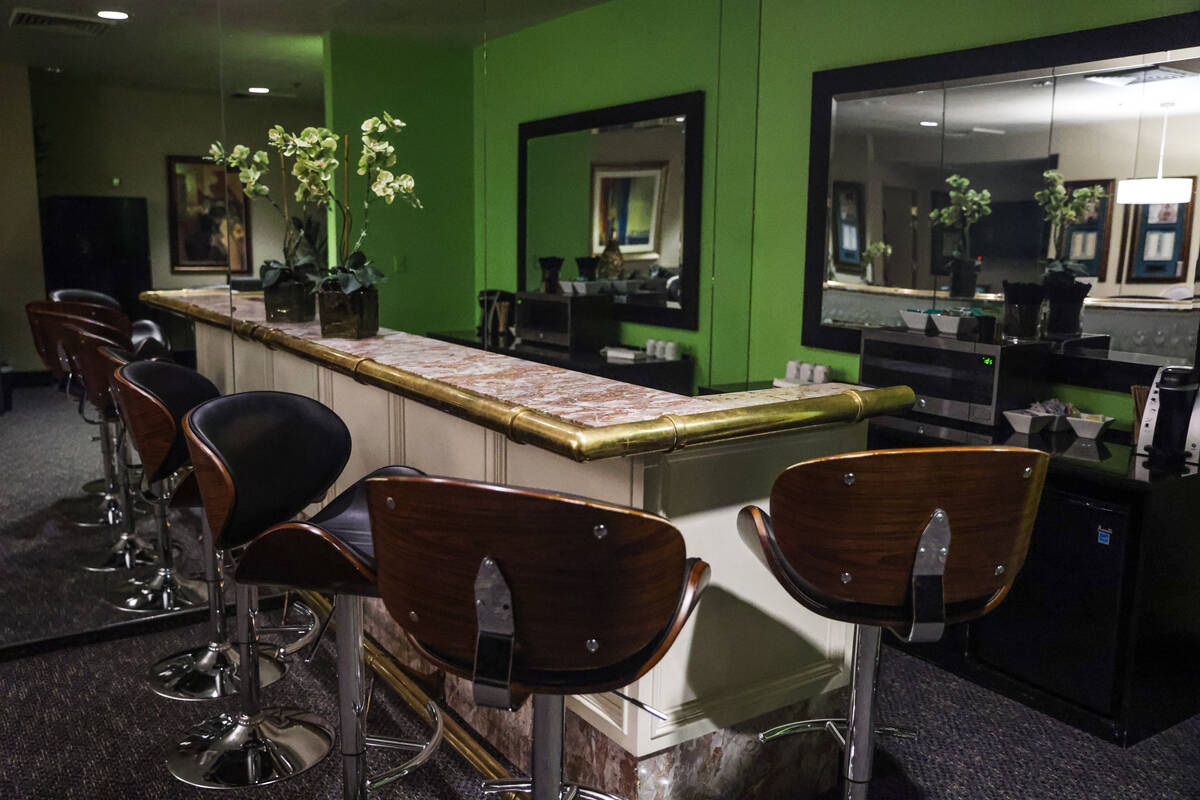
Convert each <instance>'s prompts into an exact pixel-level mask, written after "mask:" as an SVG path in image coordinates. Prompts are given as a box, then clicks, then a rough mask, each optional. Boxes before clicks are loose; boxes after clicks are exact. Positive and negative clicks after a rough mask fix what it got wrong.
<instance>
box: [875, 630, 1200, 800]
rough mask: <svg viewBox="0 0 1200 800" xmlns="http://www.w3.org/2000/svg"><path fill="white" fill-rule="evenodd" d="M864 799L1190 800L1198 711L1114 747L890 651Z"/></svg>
mask: <svg viewBox="0 0 1200 800" xmlns="http://www.w3.org/2000/svg"><path fill="white" fill-rule="evenodd" d="M880 670H881V671H880V684H879V689H878V695H877V702H878V705H879V714H880V718H881V719H882V720H886V721H888V722H890V723H892V724H898V725H904V726H907V727H911V728H913V729H914V730H915V731H916V732H917V733H918V734H919V738H918V739H917V740H915V741H910V740H902V739H892V738H887V737H881V738H880V739H879V740H878V742H879V743H878V747H877V755H876V773H875V775H876V780H875V781H873V782H872V786H871V800H917V799H918V798H919V799H920V800H975V799H976V798H979V800H1040V799H1041V798H1045V799H1046V800H1100V799H1101V798H1103V800H1117V799H1118V798H1119V800H1152V799H1153V800H1184V799H1185V798H1190V799H1192V800H1194V799H1195V798H1198V797H1200V717H1193V718H1192V719H1189V720H1187V721H1186V722H1182V723H1180V724H1179V725H1176V726H1174V727H1173V728H1170V729H1168V730H1165V731H1163V732H1162V733H1159V734H1158V735H1156V736H1152V737H1151V738H1149V739H1146V740H1144V741H1142V742H1140V743H1138V744H1136V745H1134V746H1133V747H1130V748H1121V747H1118V746H1117V745H1114V744H1109V743H1107V742H1104V741H1102V740H1100V739H1098V738H1096V737H1094V736H1091V735H1090V734H1087V733H1083V732H1082V731H1079V730H1076V729H1075V728H1072V727H1071V726H1069V725H1067V724H1065V723H1062V722H1059V721H1057V720H1055V719H1052V718H1050V717H1047V716H1046V715H1045V714H1041V713H1039V712H1037V711H1034V710H1032V709H1030V708H1028V707H1026V706H1024V705H1022V704H1020V703H1017V702H1015V701H1013V700H1008V699H1006V698H1004V697H1001V696H1000V695H997V694H995V693H993V692H990V691H988V690H987V689H983V688H981V687H979V686H976V685H975V684H973V683H968V682H967V681H964V680H961V679H959V678H956V677H954V676H952V675H950V674H949V673H947V672H945V671H944V670H942V669H940V668H938V667H936V666H933V665H931V664H928V663H926V662H924V661H921V660H920V659H917V658H915V657H913V656H910V655H908V654H906V653H901V652H899V651H897V650H894V649H892V648H889V647H885V648H884V651H883V663H882V665H881V667H880Z"/></svg>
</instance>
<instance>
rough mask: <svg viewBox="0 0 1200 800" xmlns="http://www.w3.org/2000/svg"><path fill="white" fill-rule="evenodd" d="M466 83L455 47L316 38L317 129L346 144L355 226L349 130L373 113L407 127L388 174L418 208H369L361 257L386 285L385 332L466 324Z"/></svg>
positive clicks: (357, 184)
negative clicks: (402, 177)
mask: <svg viewBox="0 0 1200 800" xmlns="http://www.w3.org/2000/svg"><path fill="white" fill-rule="evenodd" d="M473 79H474V58H473V55H472V53H471V49H470V48H469V47H467V46H465V45H453V44H430V43H427V42H424V43H422V42H403V41H400V40H397V39H393V38H381V37H370V36H353V35H349V34H343V33H332V34H328V35H326V37H325V119H326V125H327V126H328V127H329V128H330V129H332V130H334V131H336V132H338V133H343V134H349V135H350V161H351V170H352V172H351V182H350V183H351V188H350V195H351V201H352V202H351V208H352V210H353V211H354V212H355V216H356V217H357V216H358V215H359V214H360V213H361V208H362V198H363V194H364V192H365V181H366V179H365V178H362V177H360V176H358V175H357V174H354V173H353V169H354V165H355V164H357V162H358V153H359V152H361V149H362V145H361V143H360V142H359V136H360V135H361V134H360V127H359V126H360V125H361V124H362V121H363V120H364V119H367V118H368V117H372V116H378V115H379V114H381V113H382V112H383V111H388V112H390V113H392V114H393V115H394V116H396V117H398V118H399V119H402V120H404V121H405V122H407V123H408V127H407V128H405V129H404V131H403V132H401V133H400V134H399V135H398V136H396V137H394V139H393V141H394V142H395V145H396V154H397V156H398V157H399V160H398V161H397V163H396V167H395V168H394V170H393V171H395V172H396V173H397V174H398V173H400V172H409V173H411V174H412V176H413V177H414V178H415V179H416V182H417V196H418V197H420V198H421V202H422V203H423V204H424V206H425V207H424V208H423V209H420V210H413V209H411V208H409V207H408V205H407V204H406V203H403V202H400V201H397V202H396V203H395V204H393V205H392V206H387V205H384V204H383V202H382V201H377V202H375V203H373V204H372V205H371V229H370V235H369V236H368V238H367V243H366V246H365V247H364V248H363V252H365V253H366V254H367V255H368V256H369V257H370V258H372V259H373V260H374V261H375V264H376V266H378V267H379V268H380V269H381V270H383V271H384V273H385V274H386V275H387V277H388V282H387V283H386V284H384V285H383V286H381V287H380V289H381V291H380V295H379V321H380V324H381V325H384V326H386V327H389V328H396V329H399V330H404V331H409V332H411V333H420V334H424V333H427V332H429V331H431V330H449V329H455V328H468V327H471V326H473V325H474V324H475V321H474V314H473V308H474V299H473V298H474V281H473V276H474V250H475V247H474V242H473V241H472V238H471V233H470V232H471V229H472V225H473V224H474V212H473V207H474V197H475V195H474V187H473V179H474V173H473V158H472V152H473V146H474V145H473V136H474V134H473V124H474V120H473V117H474V115H473V112H472V93H473V88H474V80H473ZM340 178H341V174H340V172H339V179H340Z"/></svg>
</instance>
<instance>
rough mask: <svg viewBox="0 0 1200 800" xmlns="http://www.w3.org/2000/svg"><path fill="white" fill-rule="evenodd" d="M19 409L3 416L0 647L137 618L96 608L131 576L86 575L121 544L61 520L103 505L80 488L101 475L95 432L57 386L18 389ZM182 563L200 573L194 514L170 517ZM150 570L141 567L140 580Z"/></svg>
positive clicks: (150, 530) (147, 533) (147, 526)
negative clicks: (87, 567)
mask: <svg viewBox="0 0 1200 800" xmlns="http://www.w3.org/2000/svg"><path fill="white" fill-rule="evenodd" d="M13 395H14V396H13V410H12V412H11V413H8V414H5V415H4V416H3V417H0V453H3V454H4V457H3V458H2V459H0V575H3V576H4V580H3V581H0V608H7V609H22V610H24V613H15V614H0V645H13V644H18V643H21V642H28V641H34V640H41V639H48V638H55V637H59V636H64V635H70V634H74V633H78V632H81V631H91V630H95V629H98V628H102V627H105V626H109V625H112V624H113V623H122V622H129V621H131V619H134V618H136V615H131V614H129V613H127V612H123V611H118V610H117V609H115V608H114V607H112V606H111V605H108V604H107V603H103V602H100V601H99V598H101V597H103V596H104V594H105V592H106V591H107V590H108V589H109V587H111V586H112V585H113V584H114V583H117V582H120V581H123V580H125V579H126V578H128V575H126V574H122V575H116V574H103V573H94V572H88V571H86V570H84V569H83V568H82V565H84V564H95V563H99V562H100V561H101V560H102V559H103V557H104V556H105V555H106V553H107V551H108V548H109V546H110V545H111V544H112V542H113V541H114V540H115V534H114V533H112V532H111V531H109V530H108V529H106V528H78V527H74V526H71V525H67V524H65V523H64V522H63V519H64V517H65V515H68V514H70V513H83V512H88V511H93V510H95V509H96V508H97V507H98V502H99V501H98V500H97V499H96V498H94V497H89V496H86V495H84V494H83V492H82V491H81V488H80V487H81V486H82V485H83V483H84V482H86V481H88V480H90V479H92V478H96V477H98V476H99V475H100V474H102V467H101V458H100V445H99V443H98V442H93V441H92V440H91V437H92V436H94V435H96V434H97V433H98V431H99V430H100V428H99V426H96V425H88V424H87V423H85V422H83V420H81V419H80V418H79V416H78V414H77V413H76V411H75V406H74V404H73V403H72V402H70V401H68V400H67V398H66V397H65V395H63V394H62V393H61V392H58V391H57V390H55V389H54V388H53V387H37V388H29V389H18V390H16V391H15V392H14V393H13ZM171 524H172V526H173V534H174V540H175V543H176V547H177V548H178V549H179V551H180V552H179V554H178V555H177V560H176V566H177V567H178V569H179V570H180V571H181V572H182V573H185V574H186V573H197V574H198V573H199V572H200V571H201V570H202V566H201V565H202V562H201V561H200V542H199V538H198V537H199V535H200V521H199V517H198V516H197V515H196V513H194V512H191V511H183V512H172V514H171ZM137 531H138V533H139V534H140V535H141V536H143V537H144V538H145V539H147V540H148V541H150V542H154V541H155V540H156V537H157V533H156V531H155V527H154V520H153V519H152V518H151V517H150V516H149V515H145V516H142V517H139V518H138V521H137ZM148 571H152V570H142V571H140V573H139V576H142V577H144V576H145V575H146V573H147V572H148Z"/></svg>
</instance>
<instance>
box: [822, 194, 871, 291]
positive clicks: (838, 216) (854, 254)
mask: <svg viewBox="0 0 1200 800" xmlns="http://www.w3.org/2000/svg"><path fill="white" fill-rule="evenodd" d="M831 211H832V213H831V214H830V215H829V221H830V224H831V225H832V226H833V230H832V231H830V235H831V236H832V240H831V241H832V242H833V263H835V264H837V265H838V266H839V267H841V268H842V271H843V272H852V273H855V274H860V275H861V274H862V273H863V272H865V271H866V262H865V261H864V260H863V247H864V239H865V238H866V231H865V228H866V225H865V224H864V223H865V220H864V219H863V185H862V184H861V183H852V182H850V181H834V182H833V208H832V209H831Z"/></svg>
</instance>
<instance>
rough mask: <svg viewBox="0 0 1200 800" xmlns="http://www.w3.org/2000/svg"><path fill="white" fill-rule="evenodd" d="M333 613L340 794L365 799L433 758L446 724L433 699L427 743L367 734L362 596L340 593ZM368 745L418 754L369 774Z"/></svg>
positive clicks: (428, 706)
mask: <svg viewBox="0 0 1200 800" xmlns="http://www.w3.org/2000/svg"><path fill="white" fill-rule="evenodd" d="M333 614H334V625H335V626H336V635H337V659H338V710H339V714H340V717H341V720H340V721H341V735H340V737H339V738H340V746H341V750H342V787H343V788H342V798H343V800H367V797H368V796H369V792H372V791H374V790H375V789H379V788H382V787H384V786H387V785H388V784H390V783H392V782H393V781H397V780H399V779H400V778H403V777H404V776H405V775H407V774H408V773H410V772H412V771H413V770H414V769H416V768H417V767H419V766H421V765H422V764H424V763H425V762H426V761H428V760H429V759H431V758H433V756H434V753H436V752H437V749H438V747H439V746H440V745H441V743H442V737H443V736H444V733H445V723H444V722H443V720H442V716H441V713H440V712H439V711H438V707H437V705H436V704H435V703H433V702H432V701H431V702H429V703H428V704H426V706H425V713H426V714H428V715H429V719H430V721H431V723H432V724H433V726H434V731H433V735H432V736H431V737H430V738H429V741H427V742H422V741H416V740H408V739H394V738H391V737H387V736H368V735H367V732H366V722H367V720H366V717H367V709H368V708H369V707H370V697H369V690H368V689H367V686H366V681H365V679H364V675H365V665H364V664H363V652H362V637H363V599H362V597H360V596H358V595H351V594H338V595H336V597H335V599H334V609H333ZM368 747H376V748H382V749H387V750H408V751H415V753H416V755H414V756H413V757H412V758H410V759H409V760H408V761H405V762H404V763H402V764H398V765H396V766H394V767H388V768H386V769H384V770H382V771H380V772H378V773H376V774H374V775H368V774H367V748H368Z"/></svg>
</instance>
